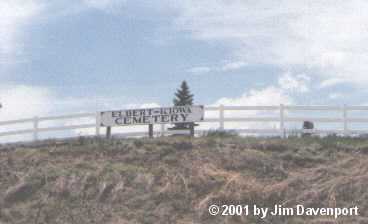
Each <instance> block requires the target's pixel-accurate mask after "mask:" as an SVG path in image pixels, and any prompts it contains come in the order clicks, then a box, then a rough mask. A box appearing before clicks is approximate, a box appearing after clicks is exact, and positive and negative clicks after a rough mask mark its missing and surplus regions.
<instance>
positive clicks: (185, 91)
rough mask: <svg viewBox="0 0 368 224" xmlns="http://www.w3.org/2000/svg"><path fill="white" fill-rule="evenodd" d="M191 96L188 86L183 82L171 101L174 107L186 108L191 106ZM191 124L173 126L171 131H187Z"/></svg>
mask: <svg viewBox="0 0 368 224" xmlns="http://www.w3.org/2000/svg"><path fill="white" fill-rule="evenodd" d="M193 96H194V95H193V94H191V93H190V90H189V86H188V84H187V82H186V81H183V82H182V83H181V85H180V89H177V91H176V93H175V98H174V100H173V103H174V106H187V105H193ZM191 124H193V123H178V124H175V126H174V128H173V129H188V128H189V126H190V125H191Z"/></svg>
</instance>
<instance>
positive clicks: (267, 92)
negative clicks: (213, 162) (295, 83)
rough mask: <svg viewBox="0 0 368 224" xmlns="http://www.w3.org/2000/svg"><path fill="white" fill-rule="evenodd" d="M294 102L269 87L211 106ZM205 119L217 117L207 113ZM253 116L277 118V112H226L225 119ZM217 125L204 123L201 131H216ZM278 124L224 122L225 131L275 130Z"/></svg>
mask: <svg viewBox="0 0 368 224" xmlns="http://www.w3.org/2000/svg"><path fill="white" fill-rule="evenodd" d="M293 102H294V100H293V98H292V97H290V96H289V95H288V94H287V93H286V92H285V91H284V90H283V89H281V88H278V87H273V86H269V87H266V88H263V89H252V90H250V91H248V92H246V93H244V94H243V95H241V96H239V97H233V98H230V97H224V98H220V99H219V100H217V101H216V102H215V103H214V104H213V106H219V105H221V104H222V105H224V106H272V105H273V106H278V105H280V104H285V105H290V104H293ZM205 116H206V117H207V118H210V117H218V116H219V115H218V113H216V112H208V113H206V115H205ZM254 116H273V117H278V116H279V112H278V111H269V112H263V111H256V110H250V111H226V112H225V118H226V117H233V118H234V117H254ZM218 127H219V125H218V124H216V123H204V124H201V125H200V128H202V129H206V130H207V129H216V128H218ZM277 127H278V124H275V123H272V122H271V123H265V122H226V123H225V128H226V129H245V128H277Z"/></svg>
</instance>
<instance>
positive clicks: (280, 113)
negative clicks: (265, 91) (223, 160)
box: [0, 105, 368, 140]
mask: <svg viewBox="0 0 368 224" xmlns="http://www.w3.org/2000/svg"><path fill="white" fill-rule="evenodd" d="M226 111H237V112H239V111H244V112H249V111H256V112H259V111H263V112H264V111H266V112H273V116H263V117H262V116H256V117H250V116H245V117H244V116H243V117H235V116H225V112H226ZM293 111H305V112H308V111H314V112H315V111H317V112H338V113H339V115H338V116H335V117H331V116H329V117H312V116H302V117H292V116H289V113H290V112H293ZM351 111H366V112H368V106H347V105H343V106H302V105H299V106H291V105H279V106H223V105H220V106H206V107H205V113H207V112H218V115H217V116H216V117H205V120H204V121H203V122H204V123H217V124H218V130H227V129H226V123H228V122H237V123H250V122H262V123H267V122H276V123H277V124H278V127H277V128H268V129H254V128H247V127H246V126H244V128H240V129H232V131H235V132H238V133H244V134H278V135H280V136H281V137H285V136H286V135H288V134H289V133H295V132H297V133H302V132H305V130H302V129H297V130H296V129H290V128H287V127H286V124H288V123H290V122H303V121H311V122H315V123H326V124H331V123H336V124H339V125H341V127H340V129H329V130H318V129H315V130H312V131H311V132H313V133H316V134H332V133H335V134H342V135H345V136H347V135H351V134H368V128H367V129H366V130H350V129H349V125H350V124H352V123H366V124H368V116H366V117H350V116H349V112H351ZM85 118H89V119H91V120H92V119H93V122H91V123H88V124H76V125H63V126H56V127H42V128H41V127H40V124H42V123H43V122H45V121H60V120H70V119H85ZM27 123H28V124H31V125H32V124H33V127H32V128H27V129H21V130H14V129H12V127H11V126H12V125H19V124H27ZM0 128H2V129H4V128H5V129H6V131H3V132H0V137H4V136H11V135H22V134H33V140H38V139H39V134H40V133H45V132H53V131H62V130H75V129H88V128H89V129H90V128H95V135H97V136H99V135H100V129H101V127H100V113H98V112H97V113H83V114H70V115H61V116H48V117H33V118H27V119H19V120H8V121H0ZM203 131H206V130H197V131H196V133H203ZM167 133H168V131H167V130H166V129H165V125H161V129H160V130H159V131H156V133H155V134H156V135H165V134H167ZM146 134H147V133H145V132H130V133H125V134H124V135H123V136H127V137H129V136H145V135H146Z"/></svg>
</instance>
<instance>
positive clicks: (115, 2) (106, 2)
mask: <svg viewBox="0 0 368 224" xmlns="http://www.w3.org/2000/svg"><path fill="white" fill-rule="evenodd" d="M82 1H83V3H84V4H86V5H87V6H89V7H92V8H96V9H101V10H109V11H111V10H114V9H115V7H119V6H122V5H123V4H124V3H126V2H127V0H82Z"/></svg>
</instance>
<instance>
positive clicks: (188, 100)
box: [173, 81, 193, 106]
mask: <svg viewBox="0 0 368 224" xmlns="http://www.w3.org/2000/svg"><path fill="white" fill-rule="evenodd" d="M175 96H176V97H175V98H174V100H173V102H174V105H175V106H186V105H193V94H191V93H190V90H189V86H188V84H187V82H186V81H183V82H182V83H181V85H180V89H178V90H177V91H176V93H175Z"/></svg>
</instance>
